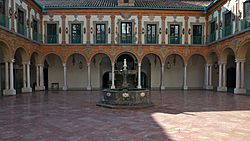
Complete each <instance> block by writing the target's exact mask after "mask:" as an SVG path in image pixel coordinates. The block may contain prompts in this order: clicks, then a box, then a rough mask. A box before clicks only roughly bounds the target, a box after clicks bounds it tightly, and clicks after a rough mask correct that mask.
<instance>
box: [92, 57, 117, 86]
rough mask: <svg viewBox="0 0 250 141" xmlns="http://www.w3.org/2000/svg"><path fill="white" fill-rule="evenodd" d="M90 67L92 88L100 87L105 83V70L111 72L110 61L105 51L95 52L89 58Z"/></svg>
mask: <svg viewBox="0 0 250 141" xmlns="http://www.w3.org/2000/svg"><path fill="white" fill-rule="evenodd" d="M90 68H91V85H92V87H93V88H94V89H102V88H103V85H104V84H105V83H104V81H103V79H104V74H105V72H111V70H112V62H111V59H110V57H109V56H108V55H107V54H105V53H96V54H95V55H94V56H92V57H91V60H90Z"/></svg>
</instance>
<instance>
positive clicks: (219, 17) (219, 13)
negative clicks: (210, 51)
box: [217, 9, 221, 39]
mask: <svg viewBox="0 0 250 141" xmlns="http://www.w3.org/2000/svg"><path fill="white" fill-rule="evenodd" d="M220 20H221V9H219V10H218V23H217V24H218V39H220V38H221V37H220V29H221V27H220V22H221V21H220Z"/></svg>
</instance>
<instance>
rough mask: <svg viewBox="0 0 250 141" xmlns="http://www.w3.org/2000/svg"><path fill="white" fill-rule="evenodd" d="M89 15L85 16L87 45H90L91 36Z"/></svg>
mask: <svg viewBox="0 0 250 141" xmlns="http://www.w3.org/2000/svg"><path fill="white" fill-rule="evenodd" d="M90 17H91V16H90V15H87V16H86V20H87V27H86V28H87V44H90V36H91V34H90Z"/></svg>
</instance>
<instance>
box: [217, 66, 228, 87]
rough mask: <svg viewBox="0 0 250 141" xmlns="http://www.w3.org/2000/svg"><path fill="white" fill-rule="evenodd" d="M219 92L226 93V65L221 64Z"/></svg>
mask: <svg viewBox="0 0 250 141" xmlns="http://www.w3.org/2000/svg"><path fill="white" fill-rule="evenodd" d="M217 91H220V92H226V91H227V87H226V64H225V63H220V64H219V86H218V88H217Z"/></svg>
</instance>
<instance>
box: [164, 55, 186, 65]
mask: <svg viewBox="0 0 250 141" xmlns="http://www.w3.org/2000/svg"><path fill="white" fill-rule="evenodd" d="M172 55H177V56H178V57H180V58H181V60H182V62H183V65H184V63H185V60H184V58H183V57H182V56H181V55H180V54H179V53H173V54H169V55H167V56H166V58H165V60H164V63H165V64H166V62H167V60H168V59H169V57H171V56H172Z"/></svg>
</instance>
